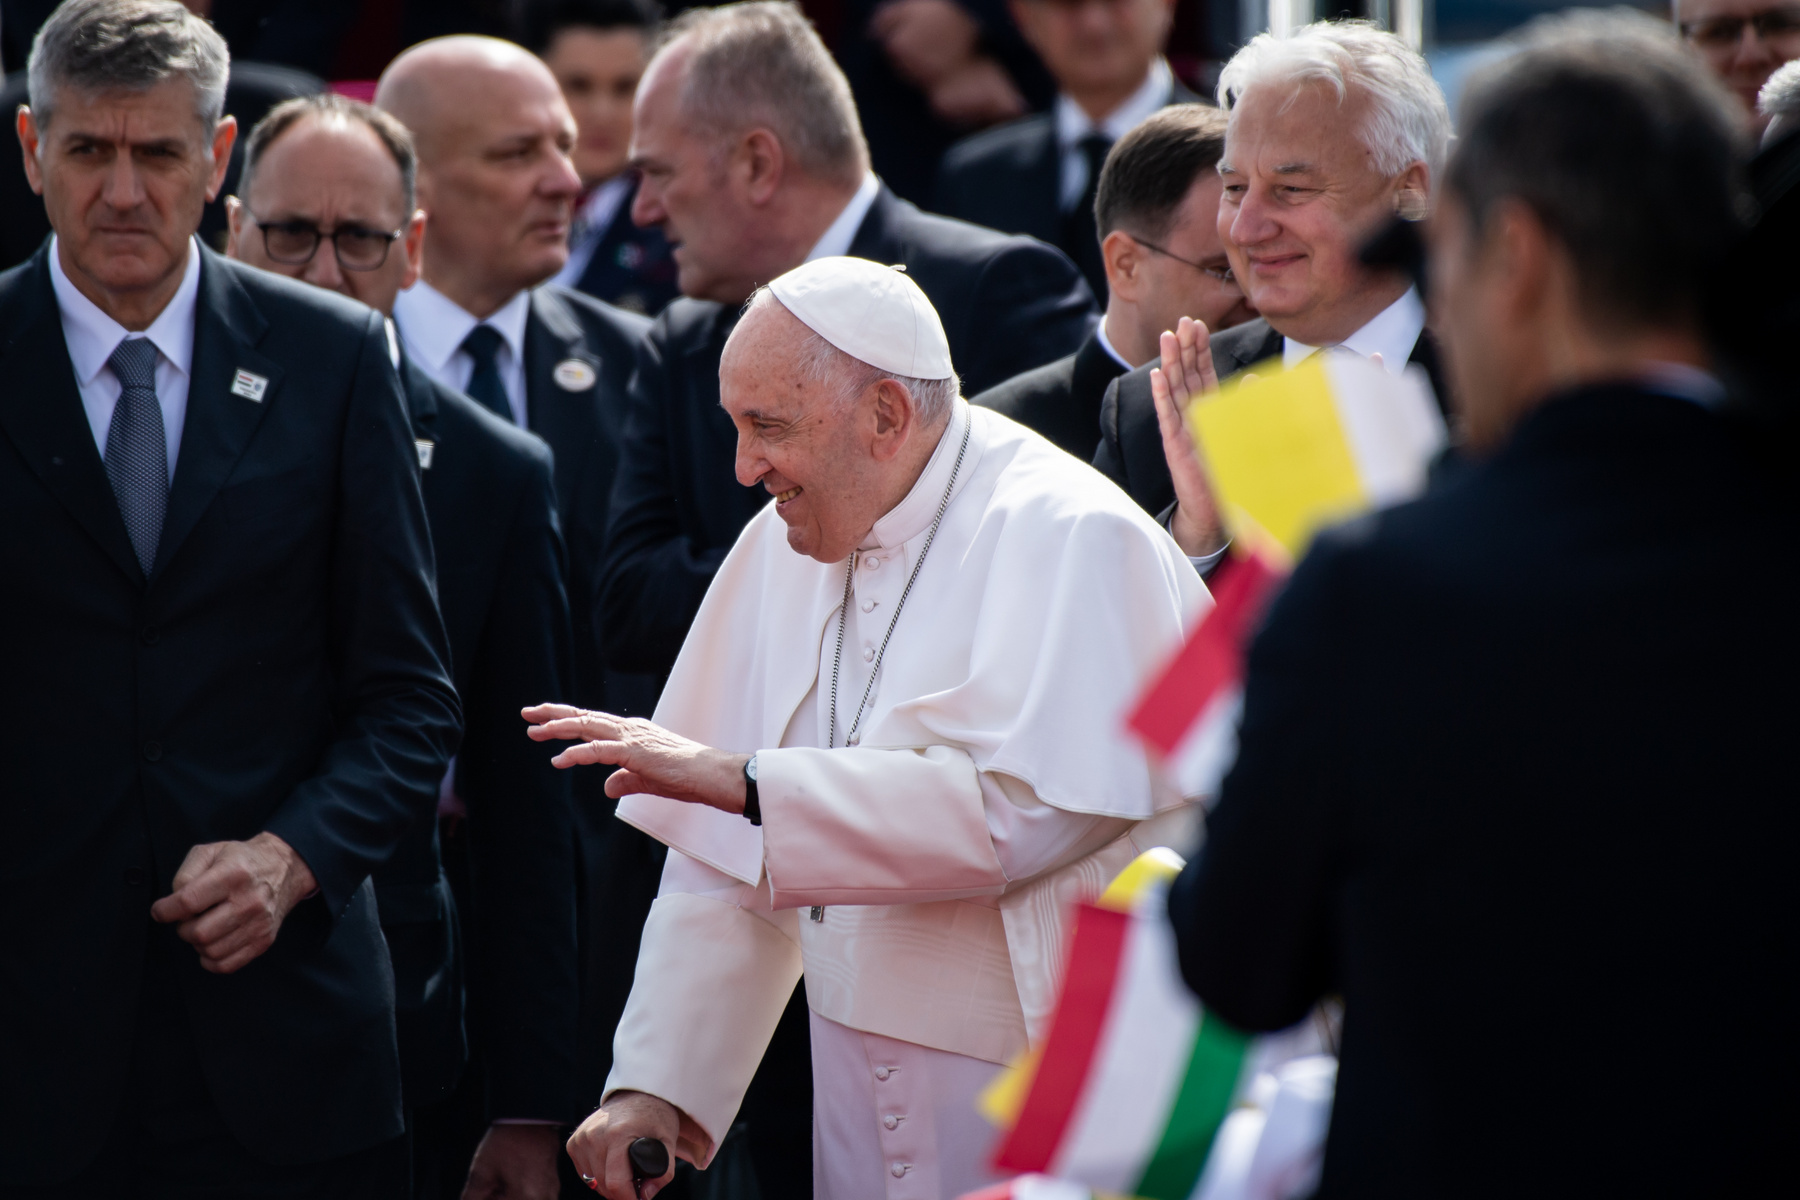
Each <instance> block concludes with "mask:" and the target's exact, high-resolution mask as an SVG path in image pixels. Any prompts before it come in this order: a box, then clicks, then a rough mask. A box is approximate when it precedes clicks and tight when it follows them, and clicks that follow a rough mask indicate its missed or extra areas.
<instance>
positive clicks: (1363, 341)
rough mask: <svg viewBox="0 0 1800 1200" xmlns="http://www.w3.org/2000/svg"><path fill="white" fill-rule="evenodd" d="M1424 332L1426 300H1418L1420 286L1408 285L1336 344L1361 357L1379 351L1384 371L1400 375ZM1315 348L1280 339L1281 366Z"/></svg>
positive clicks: (1302, 343) (1292, 340)
mask: <svg viewBox="0 0 1800 1200" xmlns="http://www.w3.org/2000/svg"><path fill="white" fill-rule="evenodd" d="M1424 332H1425V302H1424V301H1423V300H1421V299H1419V289H1418V288H1416V287H1411V288H1407V289H1406V294H1405V295H1403V296H1401V297H1400V298H1399V299H1398V300H1396V301H1394V302H1393V303H1392V304H1390V305H1388V306H1387V307H1386V308H1384V309H1382V310H1381V311H1380V312H1379V313H1377V314H1376V315H1375V318H1374V319H1373V320H1372V321H1370V322H1369V323H1368V324H1367V325H1364V326H1363V327H1362V328H1361V329H1359V330H1357V331H1356V332H1355V333H1353V334H1351V335H1350V336H1349V337H1347V338H1345V339H1344V340H1343V341H1341V342H1339V343H1338V345H1339V346H1340V347H1342V348H1343V349H1345V350H1349V351H1352V352H1353V353H1356V354H1360V355H1362V356H1363V357H1364V358H1368V357H1369V356H1370V355H1374V354H1379V355H1381V365H1382V367H1384V368H1385V369H1386V370H1387V373H1388V374H1390V375H1399V374H1401V373H1402V372H1404V371H1405V370H1406V364H1407V362H1408V361H1410V360H1411V358H1412V352H1413V347H1414V346H1417V345H1418V344H1419V335H1420V334H1422V333H1424ZM1316 350H1318V347H1317V346H1308V345H1307V344H1306V343H1304V342H1296V341H1295V340H1294V339H1293V338H1283V339H1282V342H1281V362H1282V365H1283V366H1288V367H1292V366H1294V365H1296V364H1298V363H1301V362H1303V361H1305V360H1306V358H1307V357H1308V356H1310V355H1311V354H1312V353H1313V352H1314V351H1316Z"/></svg>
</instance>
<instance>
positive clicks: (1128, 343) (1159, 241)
mask: <svg viewBox="0 0 1800 1200" xmlns="http://www.w3.org/2000/svg"><path fill="white" fill-rule="evenodd" d="M1224 148H1225V114H1223V113H1221V112H1220V111H1219V110H1218V109H1216V108H1213V107H1211V106H1210V105H1204V104H1173V105H1170V106H1169V107H1167V108H1165V109H1163V110H1162V111H1161V112H1159V113H1157V114H1156V115H1155V116H1152V117H1151V118H1150V119H1149V120H1147V121H1145V122H1144V123H1143V124H1141V125H1139V126H1138V127H1137V128H1136V129H1134V130H1132V131H1131V132H1130V133H1128V134H1126V135H1125V136H1124V137H1122V138H1120V139H1119V144H1118V145H1116V146H1114V147H1113V149H1112V153H1111V154H1109V155H1107V158H1106V165H1105V166H1104V167H1103V168H1102V169H1101V172H1100V188H1099V192H1098V194H1097V197H1096V200H1095V204H1094V219H1095V223H1096V226H1097V228H1098V230H1099V238H1100V242H1099V248H1100V252H1101V256H1102V258H1103V259H1104V261H1105V264H1106V281H1107V293H1106V295H1107V299H1106V316H1105V317H1104V318H1103V319H1102V320H1101V322H1100V323H1099V324H1098V325H1096V326H1095V327H1094V331H1093V332H1092V333H1090V334H1089V335H1088V338H1087V341H1085V342H1083V343H1082V345H1081V349H1079V350H1077V351H1076V352H1075V353H1074V354H1071V355H1069V356H1068V357H1067V358H1061V359H1058V360H1057V361H1055V362H1053V363H1048V364H1046V365H1044V366H1042V367H1038V368H1036V369H1035V370H1031V371H1027V372H1025V373H1024V374H1022V375H1017V376H1014V377H1013V378H1012V379H1009V380H1007V381H1006V382H1005V383H1002V384H1000V385H999V386H997V387H992V388H989V389H988V390H987V391H985V392H983V393H981V394H980V395H978V396H976V397H974V398H973V400H972V401H971V403H974V404H980V405H983V406H985V407H988V408H992V409H994V410H995V411H997V412H1002V413H1005V414H1006V415H1007V416H1009V417H1011V418H1012V419H1013V420H1015V421H1018V422H1020V423H1021V424H1024V425H1028V426H1030V427H1031V428H1032V429H1035V430H1037V431H1038V432H1039V433H1041V434H1043V435H1044V436H1045V437H1047V438H1049V439H1050V440H1051V441H1053V442H1055V443H1056V444H1057V445H1058V446H1061V447H1062V448H1063V449H1064V450H1067V451H1068V452H1069V453H1070V454H1073V455H1075V456H1076V457H1077V458H1079V459H1082V460H1083V461H1086V460H1088V459H1091V458H1092V457H1093V456H1094V448H1095V447H1096V446H1098V445H1099V443H1100V400H1101V397H1102V396H1104V395H1105V393H1106V385H1107V384H1109V383H1111V382H1112V381H1113V380H1114V379H1116V378H1118V377H1119V376H1120V375H1123V374H1124V373H1125V372H1127V371H1129V370H1131V369H1132V368H1133V367H1140V366H1143V365H1144V364H1145V363H1148V362H1150V361H1151V360H1152V359H1154V358H1155V357H1156V350H1157V341H1156V339H1157V335H1159V334H1160V333H1161V332H1162V331H1163V330H1165V329H1173V328H1175V324H1176V322H1177V321H1178V320H1179V319H1180V318H1182V317H1184V316H1191V317H1193V318H1195V319H1196V320H1200V321H1204V322H1205V323H1206V327H1207V328H1208V329H1229V328H1231V327H1232V326H1234V325H1241V324H1243V323H1244V322H1245V321H1248V320H1251V319H1253V318H1254V317H1255V316H1256V310H1255V309H1253V308H1251V307H1250V305H1249V303H1248V302H1247V301H1246V300H1245V299H1244V293H1243V290H1242V289H1241V288H1239V287H1238V286H1237V281H1236V280H1235V279H1234V278H1233V277H1232V274H1231V264H1230V262H1228V261H1227V260H1226V257H1225V247H1224V244H1223V243H1222V242H1220V241H1219V230H1218V214H1219V192H1220V188H1221V186H1222V185H1221V184H1220V182H1219V172H1218V165H1219V155H1220V154H1221V153H1223V151H1224Z"/></svg>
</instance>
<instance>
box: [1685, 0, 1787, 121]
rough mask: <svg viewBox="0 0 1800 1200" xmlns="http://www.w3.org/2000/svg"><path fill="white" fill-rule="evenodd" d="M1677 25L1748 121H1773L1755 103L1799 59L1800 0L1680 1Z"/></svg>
mask: <svg viewBox="0 0 1800 1200" xmlns="http://www.w3.org/2000/svg"><path fill="white" fill-rule="evenodd" d="M1675 25H1676V27H1677V28H1678V29H1680V30H1681V37H1682V40H1683V41H1685V42H1687V43H1688V44H1689V45H1690V46H1693V47H1694V49H1696V50H1698V51H1699V52H1700V56H1701V57H1702V58H1704V59H1705V60H1706V65H1707V66H1708V67H1710V68H1711V69H1712V72H1713V74H1715V75H1717V76H1718V77H1719V79H1720V80H1721V81H1722V82H1723V83H1724V84H1725V86H1726V87H1728V88H1730V89H1731V94H1732V95H1734V96H1736V97H1737V101H1738V104H1739V105H1740V106H1741V107H1742V109H1743V115H1744V120H1746V121H1748V122H1750V123H1751V124H1752V125H1753V126H1755V127H1756V128H1759V129H1760V128H1761V127H1762V125H1763V124H1764V123H1765V122H1766V121H1767V119H1768V118H1767V116H1766V115H1765V114H1763V113H1760V112H1759V111H1758V110H1757V106H1756V100H1757V96H1758V95H1759V94H1760V93H1761V92H1762V88H1763V85H1764V84H1765V83H1767V82H1768V81H1769V76H1771V75H1773V74H1774V73H1775V71H1776V69H1777V68H1779V67H1780V66H1781V65H1782V64H1783V63H1786V62H1792V61H1793V60H1795V59H1797V58H1800V4H1772V3H1770V2H1769V0H1675Z"/></svg>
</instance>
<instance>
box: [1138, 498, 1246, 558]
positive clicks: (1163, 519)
mask: <svg viewBox="0 0 1800 1200" xmlns="http://www.w3.org/2000/svg"><path fill="white" fill-rule="evenodd" d="M1179 503H1180V501H1176V503H1175V504H1171V505H1169V507H1167V508H1165V509H1163V510H1162V512H1160V513H1158V514H1157V515H1156V523H1157V524H1158V525H1161V526H1162V527H1163V529H1165V530H1167V531H1168V532H1169V533H1170V534H1171V535H1173V533H1174V531H1173V530H1172V529H1170V528H1169V527H1170V525H1171V524H1173V522H1174V520H1175V508H1176V505H1177V504H1179ZM1230 549H1231V539H1230V538H1227V539H1225V544H1224V545H1223V546H1220V547H1219V548H1218V549H1217V550H1214V551H1213V552H1212V553H1211V554H1201V555H1193V554H1190V555H1188V556H1187V560H1188V562H1189V563H1190V564H1191V565H1192V566H1193V568H1194V570H1196V571H1198V572H1199V573H1200V574H1201V575H1203V576H1204V575H1207V574H1209V573H1211V571H1212V569H1213V568H1214V567H1216V566H1218V565H1219V564H1220V563H1221V562H1223V561H1224V560H1225V552H1226V551H1227V550H1230Z"/></svg>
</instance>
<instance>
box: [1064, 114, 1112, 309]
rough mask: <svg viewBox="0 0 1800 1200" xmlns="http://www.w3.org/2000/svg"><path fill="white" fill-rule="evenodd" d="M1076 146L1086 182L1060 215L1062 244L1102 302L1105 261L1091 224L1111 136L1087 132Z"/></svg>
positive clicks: (1096, 234) (1093, 226)
mask: <svg viewBox="0 0 1800 1200" xmlns="http://www.w3.org/2000/svg"><path fill="white" fill-rule="evenodd" d="M1076 148H1077V149H1078V150H1080V151H1081V157H1082V158H1083V159H1084V160H1085V161H1086V164H1087V183H1086V185H1085V186H1083V187H1082V189H1081V199H1080V200H1078V201H1076V203H1075V207H1074V208H1073V209H1071V210H1069V212H1068V213H1066V214H1065V215H1064V217H1063V238H1062V244H1063V249H1064V250H1065V251H1067V252H1068V255H1069V257H1070V258H1072V259H1074V260H1075V265H1076V266H1078V267H1080V268H1081V273H1082V274H1083V275H1085V276H1087V281H1088V286H1090V287H1092V288H1093V289H1094V295H1096V296H1098V297H1099V298H1100V303H1101V304H1102V305H1104V304H1105V303H1106V262H1105V259H1104V258H1103V257H1102V256H1101V254H1100V234H1099V227H1098V226H1096V225H1095V224H1094V197H1095V196H1096V195H1097V194H1098V193H1099V191H1100V168H1101V167H1103V166H1105V165H1106V154H1107V151H1109V150H1111V149H1112V139H1111V138H1109V137H1107V136H1106V135H1105V134H1104V133H1089V134H1087V135H1086V136H1085V137H1083V138H1082V139H1081V141H1080V142H1078V143H1076Z"/></svg>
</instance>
